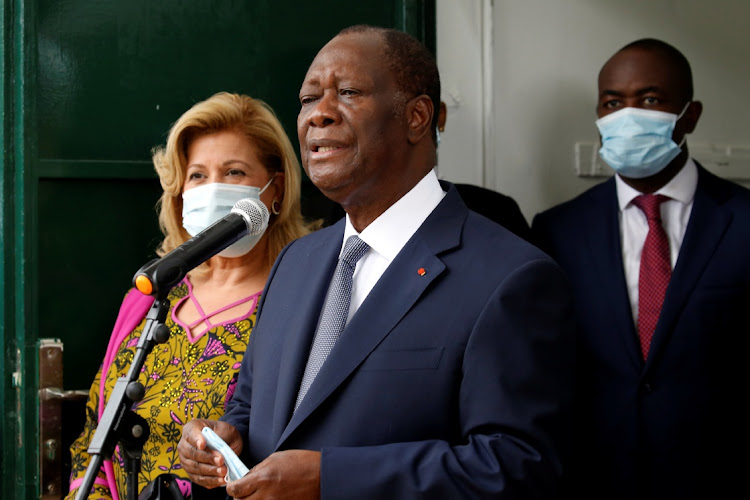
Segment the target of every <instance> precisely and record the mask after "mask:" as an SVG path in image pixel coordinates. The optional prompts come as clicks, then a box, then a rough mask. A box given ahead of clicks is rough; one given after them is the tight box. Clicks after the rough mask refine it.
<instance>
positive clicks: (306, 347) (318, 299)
mask: <svg viewBox="0 0 750 500" xmlns="http://www.w3.org/2000/svg"><path fill="white" fill-rule="evenodd" d="M339 226H340V227H339ZM334 227H335V228H337V229H333V228H331V229H332V231H331V232H330V234H328V235H326V237H325V238H320V239H318V241H316V242H315V243H314V244H313V245H312V246H311V248H310V250H309V252H308V253H307V255H308V258H307V259H306V260H305V261H304V262H296V263H295V265H296V266H297V268H298V269H299V273H298V274H299V275H300V276H305V279H303V280H299V281H298V282H295V284H294V286H293V289H294V291H295V297H296V301H295V304H296V306H295V311H294V314H291V315H290V316H289V318H288V323H287V326H288V327H285V328H287V330H286V331H287V335H286V338H285V341H284V346H283V351H282V354H281V360H280V363H279V366H280V368H279V383H278V385H277V387H276V399H275V407H274V417H273V418H274V421H273V433H274V434H273V435H274V436H280V435H281V433H282V432H283V430H284V428H285V427H286V426H287V424H288V422H289V417H290V416H291V414H292V409H293V408H294V403H295V401H296V399H297V392H298V391H299V384H300V381H301V380H302V374H303V372H304V370H305V365H306V364H307V358H308V356H309V354H310V346H311V345H312V340H313V336H314V335H315V328H316V326H317V324H318V318H319V316H320V312H321V309H322V307H323V298H324V297H325V294H326V292H327V289H328V283H329V282H330V280H331V276H332V275H333V271H334V269H335V267H336V263H337V262H338V256H339V252H340V251H341V241H342V238H343V232H344V223H343V221H342V222H340V223H338V224H336V226H334ZM321 231H323V230H321ZM282 293H283V292H282Z"/></svg>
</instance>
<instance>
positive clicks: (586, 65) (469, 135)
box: [437, 0, 750, 222]
mask: <svg viewBox="0 0 750 500" xmlns="http://www.w3.org/2000/svg"><path fill="white" fill-rule="evenodd" d="M748 20H750V1H747V0H710V1H709V0H629V1H625V0H494V1H493V0H437V29H438V31H437V33H438V35H437V38H438V40H437V50H438V65H439V68H440V73H441V78H442V84H443V100H444V101H445V102H446V103H447V104H448V120H447V124H446V130H445V132H444V133H443V134H442V142H441V145H440V148H439V150H438V151H439V162H438V170H439V175H440V177H441V178H445V179H448V180H451V181H456V182H470V183H474V184H478V185H484V186H486V187H489V188H492V189H496V190H498V191H500V192H502V193H504V194H508V195H510V196H513V198H515V199H516V201H517V202H518V203H519V205H520V206H521V209H522V211H523V212H524V215H525V216H526V218H527V219H528V220H529V222H531V219H532V217H533V216H534V214H536V213H538V212H539V211H541V210H544V209H546V208H548V207H550V206H552V205H554V204H557V203H559V202H562V201H565V200H567V199H570V198H572V197H573V196H575V195H577V194H579V193H581V192H582V191H584V190H585V189H586V188H588V187H590V186H592V185H594V184H596V183H598V182H600V181H601V180H603V177H582V176H580V175H578V174H577V173H576V168H575V167H576V165H575V145H576V143H588V144H589V145H591V146H593V143H594V142H595V141H596V139H597V131H596V127H595V125H594V120H595V119H596V113H595V105H596V92H597V90H596V76H597V73H598V72H599V69H600V68H601V66H602V65H603V64H604V62H605V61H606V60H607V59H608V58H609V57H610V56H611V55H612V54H613V53H614V52H616V51H617V50H618V49H619V48H620V47H622V46H623V45H625V44H626V43H629V42H631V41H633V40H636V39H638V38H644V37H653V38H659V39H662V40H664V41H666V42H668V43H671V44H672V45H674V46H676V47H677V48H678V49H679V50H680V51H682V52H683V53H684V54H685V56H686V57H687V58H688V60H689V61H690V63H691V65H692V67H693V77H694V84H695V98H696V99H697V100H700V101H702V102H703V105H704V112H703V116H702V118H701V121H700V123H699V124H698V127H697V129H696V131H695V133H693V134H692V135H691V136H689V137H688V143H689V145H690V147H691V152H692V153H693V155H694V156H697V157H698V159H699V160H701V161H703V162H704V163H706V164H707V165H706V166H707V167H708V168H710V169H711V170H713V171H714V172H717V173H718V174H720V175H723V176H724V177H730V178H742V177H744V178H746V179H750V104H748V100H747V99H746V97H745V91H746V90H747V89H750V28H749V27H748V25H747V24H748ZM727 145H729V146H733V147H734V148H733V149H727V148H724V147H723V146H727ZM720 146H721V148H720ZM717 151H718V153H719V154H718V156H716V154H712V153H717ZM727 151H729V156H727ZM732 155H733V156H732ZM584 159H585V160H586V159H590V156H589V157H587V158H584ZM714 160H716V161H714ZM730 160H731V161H730ZM722 162H723V163H729V164H730V165H729V167H727V168H724V166H723V163H722ZM584 163H586V162H584ZM590 163H591V162H590V161H589V162H588V165H584V167H586V168H588V167H590ZM602 168H603V170H602V173H603V175H611V170H609V168H608V167H606V166H605V167H602ZM740 182H741V183H743V184H745V185H750V181H746V180H741V181H740Z"/></svg>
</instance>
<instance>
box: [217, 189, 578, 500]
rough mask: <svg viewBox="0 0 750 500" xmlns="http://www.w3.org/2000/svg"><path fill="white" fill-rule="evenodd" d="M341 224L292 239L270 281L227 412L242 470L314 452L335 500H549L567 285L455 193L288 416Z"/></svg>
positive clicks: (563, 371) (567, 395) (556, 460)
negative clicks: (286, 453) (277, 455)
mask: <svg viewBox="0 0 750 500" xmlns="http://www.w3.org/2000/svg"><path fill="white" fill-rule="evenodd" d="M445 186H449V185H448V184H444V188H445ZM343 228H344V222H343V221H341V222H339V223H338V224H336V225H334V226H331V227H328V228H325V229H321V230H319V231H317V232H315V233H313V234H311V235H308V236H306V237H304V238H301V239H299V240H297V241H295V242H292V243H291V244H290V245H289V246H288V247H287V248H286V249H285V250H284V251H283V252H282V254H281V255H280V256H279V258H278V259H277V261H276V263H275V265H274V267H273V269H272V271H271V275H270V277H269V281H268V283H267V285H266V289H265V291H264V294H263V299H262V303H261V305H260V313H259V319H258V324H257V326H256V327H255V329H254V330H253V334H252V336H251V340H250V345H249V347H248V351H247V354H246V356H245V359H244V361H243V365H242V368H241V371H240V375H239V383H238V386H237V389H236V392H235V394H234V396H233V399H232V401H231V402H230V405H229V408H228V411H227V414H226V415H225V416H224V417H223V420H225V421H227V422H230V423H232V424H233V425H235V427H237V428H238V430H239V431H240V433H241V434H242V435H243V436H244V440H245V442H244V451H243V458H244V459H245V460H246V461H247V463H248V465H249V466H251V467H252V466H253V465H255V464H256V463H258V462H260V461H262V460H263V459H265V458H266V457H267V456H268V455H269V454H271V453H273V452H274V451H277V450H284V449H309V450H320V451H321V452H322V462H321V494H322V498H323V499H326V500H328V499H339V498H340V499H352V498H357V499H373V500H375V499H378V500H381V499H384V498H389V499H411V498H414V499H417V498H430V499H443V498H445V499H449V498H450V499H454V498H552V497H553V496H554V492H555V488H556V487H557V480H558V477H559V475H560V473H561V459H560V447H561V446H562V444H561V442H562V440H563V437H564V433H565V432H567V428H566V427H565V426H564V421H563V419H564V417H565V416H566V415H567V413H566V412H567V411H568V410H569V405H570V404H571V400H572V393H573V381H574V359H573V358H574V338H573V334H574V332H573V310H572V303H571V300H570V291H569V287H568V283H567V279H566V278H565V275H564V273H563V272H562V271H561V269H560V268H559V266H558V265H557V264H555V263H554V262H553V261H552V260H551V259H550V258H549V257H548V256H546V255H545V254H543V253H542V252H540V251H539V250H538V249H536V248H535V247H533V246H531V245H530V244H528V243H527V242H525V241H523V240H521V239H520V238H518V237H516V236H515V235H513V234H511V233H510V232H509V231H507V230H506V229H504V228H502V227H501V226H499V225H497V224H495V223H493V222H491V221H489V220H488V219H486V218H484V217H482V216H479V215H478V214H476V213H474V212H470V211H469V210H468V209H467V208H466V205H465V204H464V202H463V201H462V200H461V198H460V196H459V195H458V193H457V192H456V189H455V188H454V187H452V186H450V190H449V192H448V193H447V194H446V196H445V198H444V199H443V200H442V202H441V203H440V204H439V205H438V207H437V208H436V209H435V210H434V211H433V212H432V214H431V215H430V216H429V217H428V218H427V220H426V221H425V222H424V223H423V225H422V226H421V227H420V228H419V230H418V231H417V232H416V234H415V235H414V236H413V237H412V238H411V239H410V240H409V241H408V242H407V244H406V246H405V247H404V248H403V249H402V250H401V252H400V253H399V254H398V256H397V257H396V258H395V259H394V261H393V262H392V263H391V264H390V266H389V267H388V269H387V270H386V271H385V273H384V275H383V276H382V277H381V279H380V280H379V281H378V283H377V284H376V285H375V287H374V288H373V289H372V291H371V292H370V294H369V295H368V297H367V298H366V299H365V301H364V303H363V304H362V306H361V307H360V309H359V310H358V311H357V313H356V314H355V315H354V317H353V318H352V319H351V321H350V323H349V324H348V325H347V327H346V329H345V330H344V332H343V333H342V335H341V338H340V339H339V341H338V342H337V344H336V345H335V346H334V349H333V351H332V352H331V354H330V356H329V357H328V359H327V361H326V362H325V364H324V366H323V367H322V369H321V371H320V372H319V374H318V376H317V378H316V379H315V381H314V382H313V384H312V386H311V387H310V389H309V391H308V392H307V395H306V397H305V399H304V400H303V401H302V403H301V405H300V406H299V408H298V410H297V412H296V413H294V415H292V409H293V406H294V402H295V398H296V396H297V391H298V389H299V384H300V380H301V378H302V373H303V371H304V368H305V363H306V362H307V357H308V353H309V350H310V345H311V342H312V338H313V335H314V331H315V327H316V325H317V322H318V316H319V314H320V311H321V307H322V302H323V298H324V296H325V294H326V290H327V288H328V284H329V282H330V278H331V275H332V273H333V270H334V267H335V264H336V261H337V258H338V253H339V251H340V248H341V242H342V237H343ZM420 269H423V270H424V273H420V272H419V270H420ZM422 274H423V275H422Z"/></svg>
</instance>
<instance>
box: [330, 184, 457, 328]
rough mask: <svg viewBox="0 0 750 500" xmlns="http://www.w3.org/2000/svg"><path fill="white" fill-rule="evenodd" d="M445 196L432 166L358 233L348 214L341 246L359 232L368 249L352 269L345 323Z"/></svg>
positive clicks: (358, 234)
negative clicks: (350, 295)
mask: <svg viewBox="0 0 750 500" xmlns="http://www.w3.org/2000/svg"><path fill="white" fill-rule="evenodd" d="M444 196H445V192H444V191H443V189H442V188H441V187H440V182H439V181H438V178H437V175H436V173H435V171H434V170H431V171H430V172H429V173H428V174H427V175H425V176H424V177H423V178H422V180H421V181H419V182H418V183H417V185H416V186H414V187H413V188H412V189H411V191H409V192H408V193H406V194H405V195H404V196H402V197H401V199H400V200H398V201H397V202H396V203H394V204H393V205H391V206H390V207H389V208H388V210H386V211H385V212H383V213H382V214H381V215H380V216H379V217H378V218H377V219H375V220H374V221H372V222H371V223H370V225H369V226H367V227H366V228H365V229H364V230H363V231H362V233H357V230H356V229H354V226H352V224H351V222H350V221H349V215H348V214H347V216H346V227H345V228H344V238H343V239H342V240H341V250H342V251H343V248H344V242H345V241H346V240H347V238H349V236H352V235H357V236H359V237H360V238H362V240H363V241H364V242H365V243H367V244H368V245H370V249H369V250H368V251H367V253H366V254H365V255H364V256H363V257H362V258H361V259H360V260H359V262H357V267H355V269H354V276H353V278H352V279H353V283H352V298H351V303H350V305H349V316H348V318H347V323H348V322H349V320H350V319H352V316H354V313H355V312H357V309H359V306H361V305H362V302H364V300H365V298H366V297H367V295H368V294H369V293H370V290H372V288H373V287H374V286H375V283H377V282H378V280H379V279H380V277H381V276H382V275H383V273H384V272H385V270H386V269H387V268H388V266H389V265H390V263H391V262H392V261H393V259H394V258H396V255H398V253H399V252H400V251H401V249H402V248H404V245H406V242H407V241H409V239H411V237H412V236H414V233H416V232H417V229H419V226H421V225H422V223H423V222H424V221H425V219H427V217H428V216H429V215H430V214H431V213H432V211H433V210H435V207H437V206H438V204H439V203H440V201H441V200H442V199H443V197H444ZM340 255H341V253H339V256H340ZM329 292H330V290H329Z"/></svg>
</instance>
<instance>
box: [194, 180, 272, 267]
mask: <svg viewBox="0 0 750 500" xmlns="http://www.w3.org/2000/svg"><path fill="white" fill-rule="evenodd" d="M271 182H273V177H271V179H270V180H269V181H268V183H267V184H266V185H265V186H263V189H261V188H259V187H255V186H242V185H239V184H223V183H221V182H212V183H211V184H204V185H203V186H198V187H195V188H192V189H188V190H187V191H185V192H184V193H182V227H184V228H185V231H187V232H188V234H189V235H190V236H195V235H196V234H198V233H200V232H201V231H203V230H204V229H206V228H207V227H208V226H210V225H211V224H213V223H214V222H216V221H217V220H219V219H221V218H222V217H224V216H225V215H228V214H229V212H230V211H231V210H232V208H233V207H234V205H235V203H237V202H238V201H240V200H243V199H245V198H253V199H255V200H257V201H258V203H262V202H261V201H260V195H261V194H262V193H263V192H264V191H265V190H266V188H268V186H270V185H271ZM263 233H265V229H264V230H263V231H261V232H260V233H259V234H248V235H246V236H243V237H242V238H240V239H239V240H237V241H236V242H234V243H232V244H231V245H230V246H228V247H227V248H225V249H224V250H222V251H221V252H219V254H218V255H220V256H222V257H227V258H233V257H241V256H243V255H245V254H247V253H248V252H249V251H250V250H252V249H253V247H254V246H255V245H256V243H258V241H259V240H260V238H261V237H262V236H263Z"/></svg>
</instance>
